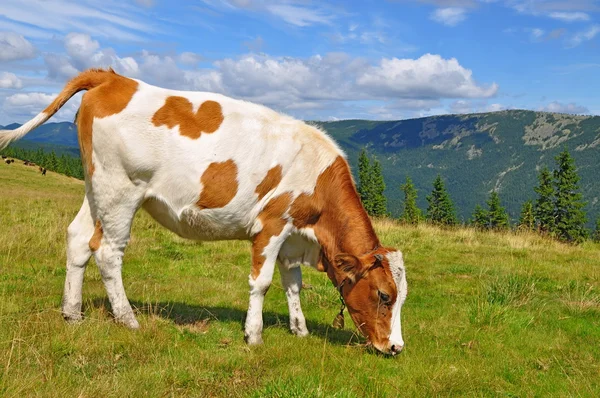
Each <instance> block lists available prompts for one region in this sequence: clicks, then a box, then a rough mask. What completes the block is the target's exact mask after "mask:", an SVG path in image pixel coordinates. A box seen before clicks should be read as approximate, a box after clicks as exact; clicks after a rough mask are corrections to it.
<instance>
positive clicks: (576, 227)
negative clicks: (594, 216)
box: [554, 147, 587, 243]
mask: <svg viewBox="0 0 600 398" xmlns="http://www.w3.org/2000/svg"><path fill="white" fill-rule="evenodd" d="M556 163H557V166H558V168H557V169H556V170H554V186H555V189H556V190H555V192H556V193H555V195H556V202H555V215H554V220H555V233H556V235H557V236H558V238H559V239H561V240H564V241H566V242H573V243H580V242H581V241H583V240H584V239H585V238H586V237H587V230H586V229H585V223H586V222H587V220H586V217H585V213H584V211H583V207H584V206H585V202H584V201H583V197H582V195H581V193H580V192H579V185H578V183H579V175H578V174H577V168H576V167H575V160H574V159H573V158H572V157H571V154H570V153H569V150H568V149H567V148H566V147H565V149H564V150H563V151H562V152H561V153H560V154H558V156H557V157H556Z"/></svg>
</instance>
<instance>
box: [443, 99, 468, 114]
mask: <svg viewBox="0 0 600 398" xmlns="http://www.w3.org/2000/svg"><path fill="white" fill-rule="evenodd" d="M449 110H450V113H454V114H463V113H471V112H473V105H472V104H471V102H470V101H465V100H458V101H454V102H453V103H451V104H450V107H449Z"/></svg>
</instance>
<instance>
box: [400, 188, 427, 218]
mask: <svg viewBox="0 0 600 398" xmlns="http://www.w3.org/2000/svg"><path fill="white" fill-rule="evenodd" d="M400 189H401V190H402V192H404V203H403V204H402V214H401V215H400V220H401V221H404V222H405V223H408V224H418V223H419V221H421V219H422V218H423V215H422V213H421V209H419V206H417V190H416V188H415V186H414V184H413V182H412V179H411V178H410V177H409V176H406V182H405V183H404V184H402V185H400Z"/></svg>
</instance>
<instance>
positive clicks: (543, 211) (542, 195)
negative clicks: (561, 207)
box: [533, 167, 555, 234]
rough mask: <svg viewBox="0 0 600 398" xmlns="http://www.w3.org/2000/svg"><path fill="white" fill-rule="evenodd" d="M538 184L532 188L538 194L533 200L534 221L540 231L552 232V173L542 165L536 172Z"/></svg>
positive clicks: (553, 195)
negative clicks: (537, 172) (538, 171)
mask: <svg viewBox="0 0 600 398" xmlns="http://www.w3.org/2000/svg"><path fill="white" fill-rule="evenodd" d="M538 181H539V185H538V186H537V187H535V188H534V191H535V192H536V193H537V194H538V198H537V199H536V201H535V204H534V209H533V213H534V216H535V223H536V225H537V227H538V229H539V230H540V232H543V233H547V234H552V233H553V232H554V224H555V223H554V213H555V212H554V201H555V193H554V185H553V184H552V174H551V173H550V170H548V167H544V168H543V169H542V170H541V171H540V173H539V174H538Z"/></svg>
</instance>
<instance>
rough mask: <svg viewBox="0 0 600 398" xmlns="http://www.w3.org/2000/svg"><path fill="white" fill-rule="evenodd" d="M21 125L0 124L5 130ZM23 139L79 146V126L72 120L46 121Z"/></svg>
mask: <svg viewBox="0 0 600 398" xmlns="http://www.w3.org/2000/svg"><path fill="white" fill-rule="evenodd" d="M18 127H21V125H20V124H18V123H13V124H9V125H8V126H4V127H2V126H0V128H2V129H5V130H14V129H16V128H18ZM22 141H33V142H37V143H43V144H54V145H62V146H68V147H77V148H79V144H78V143H77V127H76V126H75V125H74V124H73V123H70V122H60V123H46V124H43V125H41V126H40V127H38V128H37V129H35V130H33V131H32V132H31V133H29V134H27V135H26V136H25V138H23V140H22Z"/></svg>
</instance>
